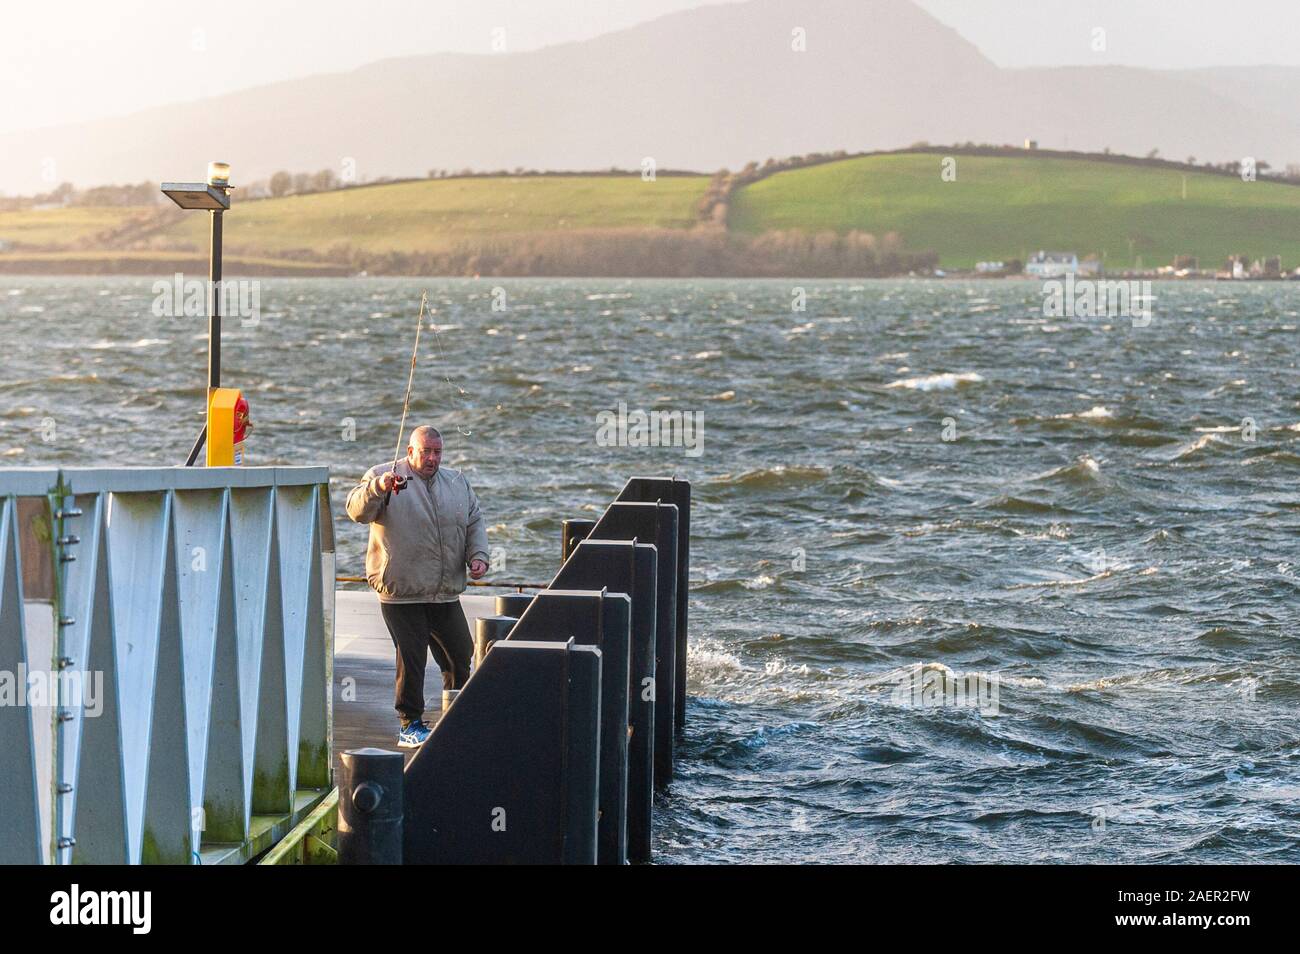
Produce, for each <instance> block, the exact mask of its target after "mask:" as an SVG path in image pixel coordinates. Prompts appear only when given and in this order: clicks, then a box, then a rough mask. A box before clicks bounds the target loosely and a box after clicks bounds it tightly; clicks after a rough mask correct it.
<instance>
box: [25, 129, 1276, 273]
mask: <svg viewBox="0 0 1300 954" xmlns="http://www.w3.org/2000/svg"><path fill="white" fill-rule="evenodd" d="M954 158H955V162H956V167H955V171H956V177H955V179H954V180H953V181H945V179H944V178H943V176H942V175H941V173H942V171H943V169H944V159H945V157H944V156H943V155H942V154H940V153H939V152H936V151H930V152H910V153H890V154H878V155H870V156H859V157H852V158H844V159H838V160H834V161H828V162H824V163H821V164H817V165H809V166H805V167H803V168H794V169H789V170H786V171H781V172H776V173H773V174H771V175H769V176H767V177H766V178H762V179H759V180H757V181H752V182H750V184H748V185H744V186H739V187H737V188H736V189H735V190H734V191H733V192H732V194H731V195H730V197H729V200H728V203H727V215H726V226H727V231H726V232H724V231H723V230H722V229H720V228H718V227H717V226H716V225H715V226H705V227H702V228H701V227H697V226H699V219H700V217H701V214H702V213H701V211H700V209H701V200H702V199H703V198H704V197H705V196H706V193H707V194H708V195H710V196H713V197H714V198H718V197H720V196H721V194H722V193H718V192H716V191H715V187H716V185H717V184H716V183H714V184H713V185H712V186H711V184H710V177H709V176H703V175H661V176H659V177H658V179H657V181H653V182H644V181H642V180H641V178H640V177H639V176H637V175H636V174H634V173H627V174H622V175H543V176H478V177H463V178H447V179H426V180H418V181H410V182H399V183H389V184H384V185H376V186H364V187H358V188H351V189H342V190H338V191H333V192H323V193H316V194H309V195H302V196H289V197H285V198H280V199H263V200H257V201H248V200H244V201H241V198H240V193H239V192H238V191H236V193H235V206H234V209H233V210H232V211H231V213H230V214H229V215H228V216H227V217H226V231H225V241H226V251H227V253H228V255H229V256H230V257H231V260H232V261H233V260H234V259H236V258H239V257H241V256H242V257H243V259H245V260H247V261H248V262H250V263H252V262H254V261H256V267H258V268H273V267H274V263H275V262H276V261H281V262H284V263H286V267H288V266H289V265H290V264H291V263H294V262H296V263H298V265H294V266H293V267H292V269H291V270H298V268H299V266H301V265H305V264H307V263H314V264H316V265H320V266H327V267H330V268H334V269H338V270H341V271H343V272H345V273H346V272H349V271H357V270H359V269H362V268H364V269H368V270H370V271H372V273H376V274H477V273H479V272H480V271H481V272H482V273H484V274H501V275H505V274H565V275H582V274H587V275H610V274H634V275H640V274H646V275H668V276H673V275H719V274H722V275H771V274H777V275H790V274H799V275H847V274H852V275H855V276H857V275H873V274H887V273H897V272H899V271H907V270H908V269H909V268H913V267H916V264H917V262H919V261H921V256H916V255H914V256H912V257H910V258H909V257H908V256H907V255H902V256H899V255H897V254H895V253H896V252H897V251H898V250H902V251H904V252H908V253H924V252H934V253H937V255H938V260H939V262H940V264H941V265H943V266H945V267H948V268H968V267H970V266H972V265H974V263H975V262H977V261H981V260H990V259H1002V260H1011V259H1021V260H1022V261H1023V260H1024V259H1025V258H1027V256H1028V255H1029V254H1030V253H1032V252H1033V251H1035V250H1037V249H1040V248H1043V249H1053V250H1062V251H1074V252H1077V253H1078V254H1079V255H1080V256H1081V257H1082V256H1087V255H1090V254H1095V255H1097V256H1099V257H1101V258H1102V259H1103V261H1104V263H1105V265H1106V267H1107V268H1108V269H1111V270H1117V269H1121V268H1127V267H1134V266H1138V265H1141V266H1143V267H1146V268H1153V267H1156V266H1160V265H1168V264H1171V263H1172V262H1173V260H1174V258H1175V256H1178V255H1193V256H1196V257H1197V258H1198V259H1199V260H1200V265H1201V267H1202V268H1206V269H1213V268H1219V267H1222V265H1223V263H1224V260H1225V259H1226V258H1227V257H1228V256H1229V255H1234V254H1240V255H1246V256H1248V257H1249V258H1252V259H1253V258H1263V257H1265V256H1270V255H1280V256H1281V258H1282V264H1283V266H1284V267H1285V268H1288V269H1290V268H1294V267H1295V266H1296V265H1297V264H1300V187H1297V186H1294V185H1289V184H1286V183H1281V182H1269V181H1258V182H1243V181H1242V180H1241V179H1240V178H1238V177H1234V176H1226V175H1221V174H1214V173H1211V172H1201V171H1195V170H1188V171H1184V170H1182V169H1179V168H1170V167H1167V166H1160V165H1156V164H1150V163H1148V164H1143V163H1142V162H1140V161H1137V160H1130V161H1118V160H1110V161H1107V160H1103V159H1100V158H1097V159H1089V158H1070V157H1066V156H1063V155H1059V154H1058V155H1051V154H1047V155H1033V154H1013V155H992V156H990V155H969V154H960V153H958V154H956V155H955V157H954ZM710 201H713V199H710ZM705 204H706V205H707V203H705ZM207 231H208V219H207V216H203V215H197V214H192V213H190V214H181V213H179V212H177V211H176V210H173V209H171V208H170V207H166V206H160V207H156V208H154V209H104V208H96V209H85V208H75V207H69V208H65V209H53V210H44V211H27V212H3V213H0V240H5V241H6V242H7V243H8V244H9V245H10V246H11V247H10V248H9V250H8V252H7V253H3V252H0V270H8V271H12V270H15V269H21V268H23V267H27V266H26V265H25V264H24V263H27V262H30V261H33V259H32V258H31V256H32V254H33V253H40V254H42V255H45V256H46V259H48V261H47V260H45V259H43V260H42V261H43V263H44V264H43V265H42V267H43V268H59V267H66V268H68V269H69V270H76V269H78V268H79V267H80V266H79V265H78V264H77V263H79V262H82V261H86V262H91V261H92V260H94V261H93V268H90V267H89V266H88V270H91V271H102V270H105V269H109V268H111V267H112V260H113V259H114V257H115V256H118V257H121V262H122V267H123V268H138V267H141V266H140V264H139V263H140V262H143V261H146V260H147V259H148V256H145V255H143V254H141V255H140V256H137V259H135V260H132V259H130V257H129V256H121V252H138V253H145V252H148V253H150V254H157V255H161V256H163V257H166V256H167V255H169V254H185V255H190V256H196V255H200V254H202V253H205V252H206V249H207V240H208V236H207ZM855 231H857V232H865V233H869V234H871V235H873V236H875V237H876V238H877V239H881V240H883V239H885V237H886V236H888V235H891V234H892V235H894V236H896V237H897V242H896V243H889V242H884V241H881V242H880V243H879V245H878V246H877V245H873V244H872V243H870V242H866V243H863V242H860V241H858V239H857V238H855V237H853V236H850V235H849V233H851V232H855ZM772 232H803V233H825V232H834V233H837V234H838V235H840V236H847V237H846V238H843V239H841V240H839V245H838V246H837V245H836V244H835V243H827V242H826V241H824V240H819V241H818V242H815V243H813V242H806V241H802V240H801V239H799V238H798V237H797V236H789V235H787V236H786V237H785V238H784V239H781V238H779V237H777V236H773V235H770V234H767V235H765V234H764V233H772ZM758 236H762V238H757V237H758ZM877 247H878V248H880V249H882V250H892V251H888V252H887V251H882V252H881V253H880V255H879V256H875V253H874V252H870V251H863V249H871V248H877ZM72 252H77V253H78V254H77V255H71V254H67V255H64V254H62V253H72ZM888 255H893V256H894V257H893V258H888ZM764 256H766V258H765V257H764ZM873 256H875V257H873ZM60 263H66V264H60Z"/></svg>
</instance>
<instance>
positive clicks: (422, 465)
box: [406, 424, 442, 477]
mask: <svg viewBox="0 0 1300 954" xmlns="http://www.w3.org/2000/svg"><path fill="white" fill-rule="evenodd" d="M406 462H407V463H408V464H409V465H410V467H411V470H412V471H414V472H415V473H417V474H419V475H420V476H421V477H432V476H433V475H434V474H436V473H437V472H438V467H439V466H441V464H442V435H441V434H440V433H438V429H437V428H436V427H433V426H432V425H429V424H422V425H420V426H419V427H417V428H416V429H415V430H413V431H411V443H410V444H408V445H407V447H406Z"/></svg>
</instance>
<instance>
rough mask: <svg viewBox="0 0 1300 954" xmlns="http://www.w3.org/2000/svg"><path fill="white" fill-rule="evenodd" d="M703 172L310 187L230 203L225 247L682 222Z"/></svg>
mask: <svg viewBox="0 0 1300 954" xmlns="http://www.w3.org/2000/svg"><path fill="white" fill-rule="evenodd" d="M707 183H708V177H707V176H660V177H658V178H657V179H656V180H655V181H653V182H643V181H642V180H641V179H640V177H633V176H630V175H628V176H519V177H514V176H511V177H469V178H453V179H427V180H421V181H417V182H400V183H392V184H389V185H379V186H367V187H365V188H355V189H343V190H340V191H337V192H323V193H318V194H314V195H303V196H289V197H286V198H282V199H263V200H260V201H257V202H246V203H240V202H239V192H238V191H236V192H235V207H234V209H233V211H232V212H231V213H230V215H228V216H227V217H226V228H225V241H226V242H227V243H228V245H227V247H229V248H232V249H235V250H239V249H249V248H253V249H257V250H259V251H263V252H276V251H287V250H290V249H311V250H313V251H316V252H318V253H326V252H328V251H329V250H330V249H331V248H332V247H333V246H335V245H348V246H351V247H352V248H355V249H359V250H362V251H366V252H411V251H429V250H437V249H442V248H445V247H447V246H448V245H449V244H452V243H454V242H457V241H460V240H465V239H469V240H474V239H482V238H484V237H491V236H499V235H505V234H511V233H536V232H555V231H565V230H577V229H592V228H601V229H603V228H648V227H659V228H687V227H689V226H691V225H692V224H693V223H694V221H695V203H696V202H697V201H698V200H699V198H700V196H701V195H703V193H704V188H705V186H706V185H707ZM166 234H167V235H168V236H169V237H170V238H172V239H174V240H176V241H177V242H182V243H185V244H189V245H195V246H197V245H202V244H203V243H206V242H207V222H206V220H205V219H204V217H202V216H194V215H187V216H185V217H184V219H183V220H182V221H181V222H180V223H179V224H177V225H175V226H173V227H172V228H171V229H170V230H169V231H168V232H167V233H166Z"/></svg>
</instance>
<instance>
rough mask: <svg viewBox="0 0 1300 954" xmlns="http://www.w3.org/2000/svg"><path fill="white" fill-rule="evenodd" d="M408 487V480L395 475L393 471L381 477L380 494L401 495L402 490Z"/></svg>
mask: <svg viewBox="0 0 1300 954" xmlns="http://www.w3.org/2000/svg"><path fill="white" fill-rule="evenodd" d="M405 486H406V480H405V479H403V478H402V477H399V476H398V475H397V474H395V473H393V472H392V471H391V470H390V471H386V472H385V473H382V474H380V475H379V492H380V493H381V494H386V493H390V492H391V493H396V494H400V493H401V492H402V488H403V487H405Z"/></svg>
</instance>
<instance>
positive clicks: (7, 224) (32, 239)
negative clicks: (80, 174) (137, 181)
mask: <svg viewBox="0 0 1300 954" xmlns="http://www.w3.org/2000/svg"><path fill="white" fill-rule="evenodd" d="M147 212H148V210H147V209H143V208H133V207H132V208H67V209H41V210H28V211H24V212H0V239H3V240H4V241H7V242H12V243H14V244H15V245H21V246H24V247H29V248H30V247H41V248H49V249H55V248H69V247H71V246H75V245H77V244H79V243H81V242H85V241H88V240H90V239H92V238H94V236H96V235H98V234H99V233H101V232H103V231H105V230H107V229H111V228H114V227H116V226H118V225H120V224H121V223H122V221H123V219H125V218H127V217H130V216H133V215H140V214H144V213H147Z"/></svg>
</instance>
